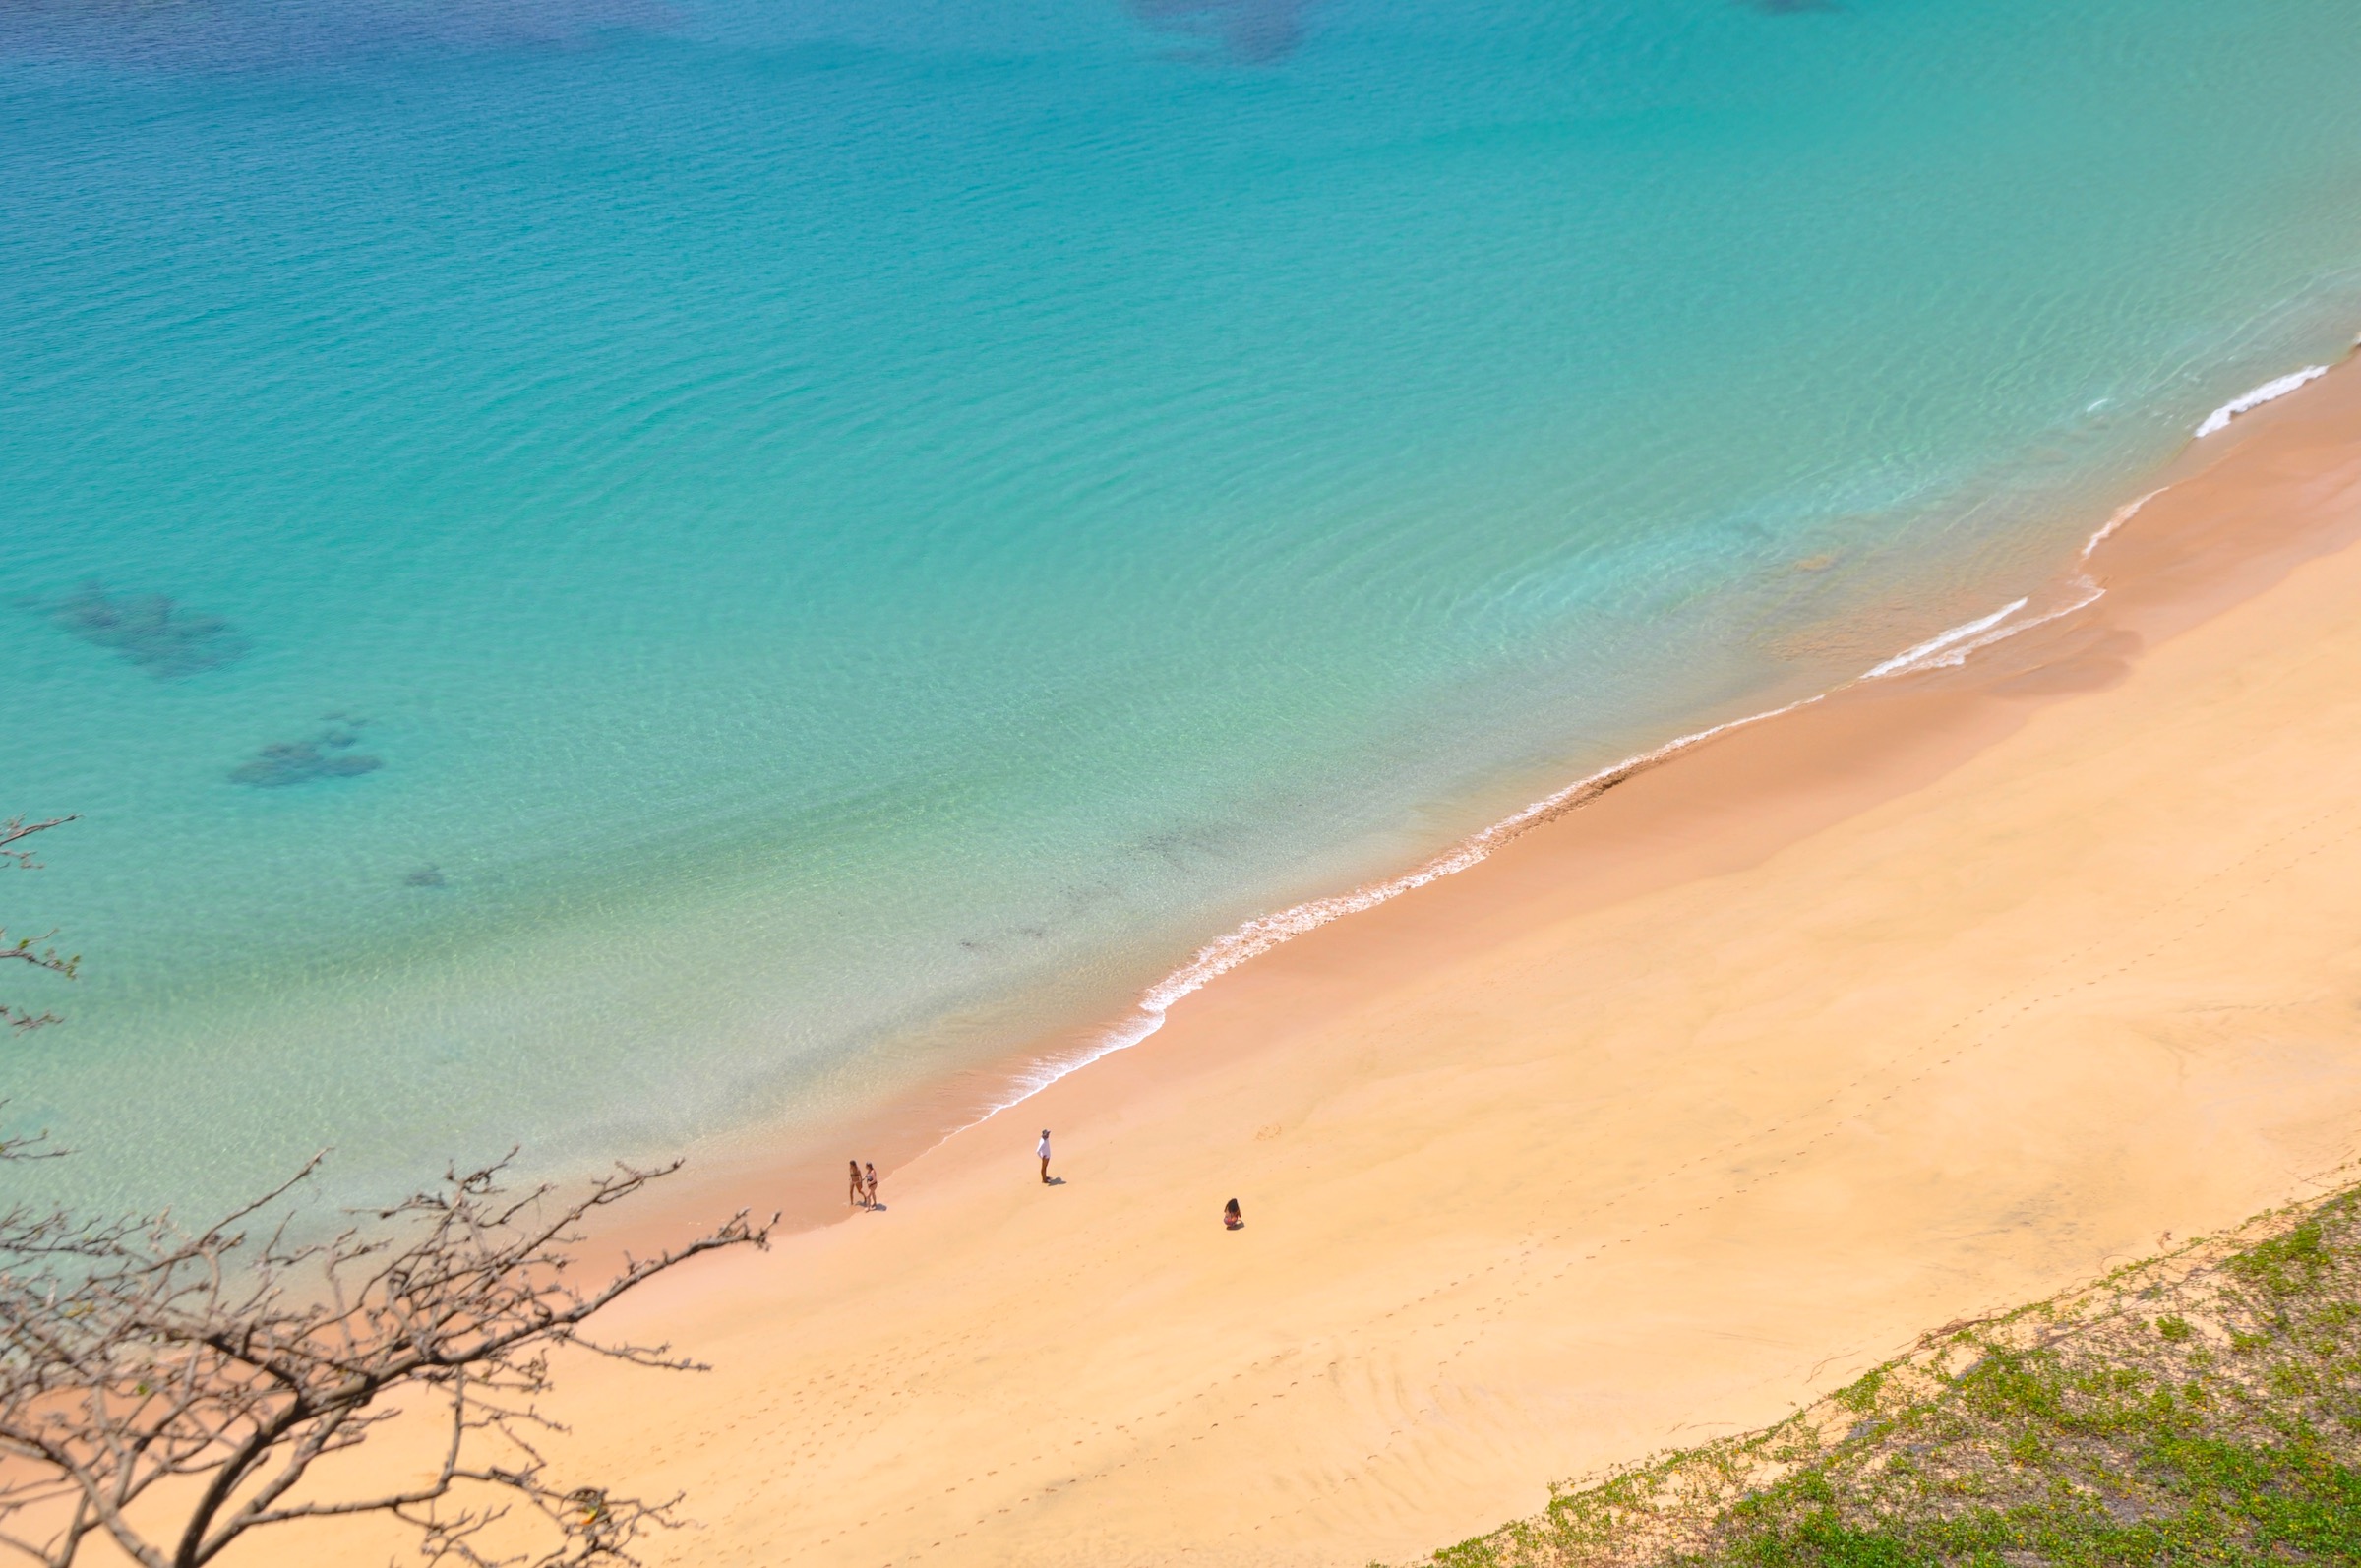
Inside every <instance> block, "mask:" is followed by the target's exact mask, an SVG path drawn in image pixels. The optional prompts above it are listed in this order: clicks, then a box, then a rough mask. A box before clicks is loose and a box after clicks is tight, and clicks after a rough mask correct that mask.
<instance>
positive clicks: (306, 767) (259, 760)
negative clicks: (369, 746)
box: [229, 713, 386, 789]
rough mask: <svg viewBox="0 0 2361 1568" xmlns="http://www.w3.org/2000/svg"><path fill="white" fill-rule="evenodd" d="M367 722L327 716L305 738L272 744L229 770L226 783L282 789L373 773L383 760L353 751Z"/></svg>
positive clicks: (337, 714) (339, 715)
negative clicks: (314, 730)
mask: <svg viewBox="0 0 2361 1568" xmlns="http://www.w3.org/2000/svg"><path fill="white" fill-rule="evenodd" d="M368 722H369V721H368V720H367V719H355V718H347V717H345V716H344V715H343V714H340V713H334V714H331V715H329V717H327V718H326V719H323V720H322V721H321V728H320V730H319V731H318V732H317V733H316V734H314V735H312V736H310V737H309V738H308V739H305V740H300V741H273V742H272V743H271V744H270V745H269V746H266V747H264V748H263V749H262V751H261V752H259V753H257V754H255V756H254V757H253V759H252V760H250V761H245V762H241V763H239V764H238V765H237V766H236V767H233V768H231V769H230V770H229V778H230V782H231V783H233V784H245V785H250V786H252V787H253V788H255V789H284V788H285V787H287V786H288V785H291V784H310V783H313V782H315V781H317V780H320V779H330V778H354V777H357V776H358V775H360V774H363V773H374V772H376V771H377V770H378V769H379V768H381V767H384V766H385V765H386V764H385V760H384V759H383V758H382V757H376V756H371V755H370V754H367V753H366V752H357V751H354V750H353V748H355V747H357V746H358V745H360V743H361V736H360V731H361V726H362V725H364V724H366V723H368Z"/></svg>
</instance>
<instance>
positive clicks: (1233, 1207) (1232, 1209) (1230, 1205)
mask: <svg viewBox="0 0 2361 1568" xmlns="http://www.w3.org/2000/svg"><path fill="white" fill-rule="evenodd" d="M1222 1212H1223V1213H1224V1214H1236V1213H1237V1212H1238V1199H1236V1198H1232V1199H1231V1200H1230V1201H1229V1202H1227V1203H1225V1204H1223V1205H1222Z"/></svg>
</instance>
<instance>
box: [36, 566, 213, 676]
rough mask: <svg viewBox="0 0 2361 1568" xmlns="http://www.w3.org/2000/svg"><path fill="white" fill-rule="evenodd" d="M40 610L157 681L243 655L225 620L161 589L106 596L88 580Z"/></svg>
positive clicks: (198, 672)
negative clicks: (183, 604)
mask: <svg viewBox="0 0 2361 1568" xmlns="http://www.w3.org/2000/svg"><path fill="white" fill-rule="evenodd" d="M42 609H43V611H44V613H45V614H46V615H47V616H48V617H49V622H50V624H51V625H52V626H55V627H57V628H59V629H60V630H62V631H65V632H68V633H72V634H74V635H75V636H78V637H80V638H82V640H83V641H85V642H88V643H91V644H92V645H93V646H95V647H101V648H105V649H107V650H108V651H109V652H112V653H116V654H119V655H121V656H122V657H123V658H125V659H128V660H130V661H131V662H132V663H133V664H136V665H138V666H139V667H140V668H141V669H143V670H146V671H147V672H148V673H149V674H150V675H152V676H154V677H155V678H156V679H157V680H159V681H171V680H178V679H181V678H183V677H186V676H191V675H201V674H203V673H204V672H205V671H207V670H217V669H219V668H220V667H221V666H222V665H225V664H231V663H234V662H236V661H237V660H238V659H241V658H243V657H245V654H246V649H247V643H246V639H245V638H244V637H242V636H240V635H238V633H236V632H235V631H233V630H232V629H231V627H230V624H229V623H228V622H226V621H224V620H222V619H221V618H220V617H219V616H212V615H200V614H198V613H196V612H194V611H190V610H183V609H180V608H178V607H177V606H175V605H174V604H173V602H172V601H171V600H170V599H168V598H166V597H165V596H164V595H162V594H160V593H148V594H132V595H128V596H126V597H123V598H119V599H110V598H108V597H107V595H106V592H105V590H104V589H102V588H101V587H99V585H98V584H96V583H94V582H91V583H85V584H83V586H81V587H79V588H77V589H75V590H74V591H73V592H72V593H70V594H68V595H67V596H66V597H65V598H63V599H61V600H59V601H58V602H56V603H55V604H51V605H45V606H43V607H42Z"/></svg>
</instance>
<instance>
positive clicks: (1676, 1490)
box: [1432, 1188, 2361, 1568]
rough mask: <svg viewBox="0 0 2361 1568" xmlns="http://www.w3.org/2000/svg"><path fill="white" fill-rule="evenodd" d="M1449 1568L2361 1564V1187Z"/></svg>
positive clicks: (1495, 1535)
mask: <svg viewBox="0 0 2361 1568" xmlns="http://www.w3.org/2000/svg"><path fill="white" fill-rule="evenodd" d="M1553 1492H1554V1495H1553V1496H1552V1499H1551V1501H1550V1503H1549V1506H1548V1507H1547V1508H1546V1509H1544V1511H1543V1512H1542V1513H1541V1514H1539V1515H1537V1516H1535V1517H1534V1518H1531V1519H1525V1520H1520V1521H1518V1522H1516V1523H1515V1524H1511V1525H1508V1526H1505V1527H1503V1528H1502V1529H1500V1530H1497V1531H1494V1532H1492V1533H1491V1534H1489V1535H1485V1536H1480V1537H1477V1538H1475V1539H1473V1540H1468V1541H1463V1542H1462V1543H1460V1544H1459V1545H1456V1546H1451V1547H1448V1548H1446V1549H1444V1550H1442V1551H1438V1552H1436V1553H1435V1554H1434V1557H1433V1559H1432V1561H1433V1562H1435V1563H1437V1564H1441V1565H1443V1568H1658V1565H1663V1568H1679V1565H1687V1564H1699V1565H1704V1564H1713V1565H1730V1568H1806V1565H1827V1568H1935V1565H1945V1568H1952V1565H1957V1568H2004V1565H2005V1568H2027V1565H2029V1564H2034V1563H2057V1564H2071V1565H2086V1564H2087V1565H2097V1564H2118V1563H2121V1564H2141V1565H2149V1564H2153V1565H2158V1568H2161V1565H2166V1564H2174V1565H2179V1564H2198V1563H2206V1564H2212V1563H2223V1564H2229V1563H2239V1564H2244V1563H2258V1564H2260V1563H2314V1562H2318V1563H2355V1564H2361V1188H2348V1189H2346V1190H2345V1191H2342V1192H2339V1193H2337V1194H2336V1195H2334V1196H2332V1197H2329V1198H2326V1199H2323V1200H2319V1201H2317V1202H2313V1203H2308V1204H2304V1205H2299V1206H2297V1207H2295V1208H2292V1209H2288V1210H2283V1211H2280V1212H2277V1213H2274V1214H2270V1215H2267V1216H2264V1217H2263V1218H2261V1219H2259V1220H2256V1221H2253V1222H2251V1223H2250V1224H2248V1225H2247V1226H2246V1227H2244V1228H2243V1229H2242V1230H2241V1231H2239V1232H2238V1233H2236V1234H2235V1235H2233V1236H2225V1237H2219V1238H2215V1239H2213V1240H2210V1241H2206V1242H2198V1243H2193V1244H2191V1245H2190V1246H2188V1247H2185V1248H2183V1249H2182V1250H2181V1251H2179V1252H2177V1253H2174V1254H2172V1255H2171V1256H2168V1257H2163V1258H2155V1259H2150V1260H2149V1261H2147V1262H2144V1263H2140V1264H2136V1265H2133V1266H2131V1267H2129V1268H2125V1269H2121V1270H2118V1271H2117V1272H2115V1273H2114V1274H2111V1275H2109V1276H2108V1277H2107V1278H2105V1279H2103V1280H2100V1281H2098V1282H2097V1283H2096V1284H2094V1285H2090V1286H2088V1287H2085V1288H2082V1289H2080V1290H2077V1291H2075V1292H2072V1293H2069V1294H2068V1295H2066V1296H2062V1297H2056V1298H2053V1299H2051V1300H2048V1301H2043V1302H2040V1303H2037V1304H2035V1305H2032V1306H2028V1307H2024V1308H2021V1309H2020V1310H2018V1311H2015V1312H2012V1313H2009V1314H2007V1315H2006V1316H2003V1317H1998V1318H1993V1319H1989V1320H1985V1321H1982V1322H1977V1323H1973V1324H1968V1325H1966V1326H1959V1325H1954V1326H1953V1327H1952V1328H1949V1329H1946V1330H1944V1331H1941V1332H1939V1333H1937V1334H1934V1335H1930V1336H1928V1337H1927V1338H1926V1339H1925V1340H1924V1341H1922V1342H1921V1343H1920V1345H1919V1348H1918V1349H1917V1350H1915V1351H1914V1352H1912V1353H1911V1354H1909V1355H1907V1356H1905V1357H1900V1358H1899V1359H1897V1360H1894V1361H1891V1362H1888V1363H1887V1364H1886V1365H1884V1366H1881V1367H1879V1368H1877V1369H1876V1370H1874V1371H1872V1372H1870V1373H1869V1374H1868V1375H1867V1376H1865V1377H1863V1378H1861V1379H1860V1380H1859V1381H1857V1382H1855V1383H1853V1384H1852V1385H1851V1386H1850V1387H1848V1388H1846V1389H1844V1390H1842V1391H1841V1392H1839V1393H1837V1394H1835V1395H1834V1396H1832V1397H1830V1398H1828V1399H1826V1400H1823V1401H1822V1402H1820V1403H1819V1404H1817V1405H1815V1406H1812V1407H1810V1408H1808V1409H1806V1410H1803V1411H1799V1412H1797V1413H1796V1414H1795V1415H1794V1416H1792V1417H1788V1418H1787V1419H1786V1420H1785V1421H1782V1422H1781V1423H1779V1424H1778V1425H1776V1426H1773V1427H1771V1428H1769V1429H1768V1430H1765V1431H1761V1432H1756V1433H1753V1434H1751V1435H1748V1436H1744V1437H1734V1438H1727V1439H1724V1440H1722V1441H1720V1442H1716V1443H1712V1444H1708V1445H1706V1446H1704V1447H1701V1448H1695V1449H1688V1450H1683V1451H1681V1452H1678V1453H1672V1454H1667V1455H1663V1456H1660V1457H1658V1458H1656V1459H1654V1460H1652V1461H1650V1462H1648V1463H1646V1464H1643V1465H1640V1466H1637V1467H1634V1468H1632V1469H1629V1470H1625V1471H1620V1472H1616V1473H1612V1474H1610V1475H1607V1476H1606V1477H1604V1478H1594V1479H1592V1480H1589V1481H1586V1482H1582V1483H1578V1484H1575V1485H1569V1486H1563V1487H1557V1488H1553Z"/></svg>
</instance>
